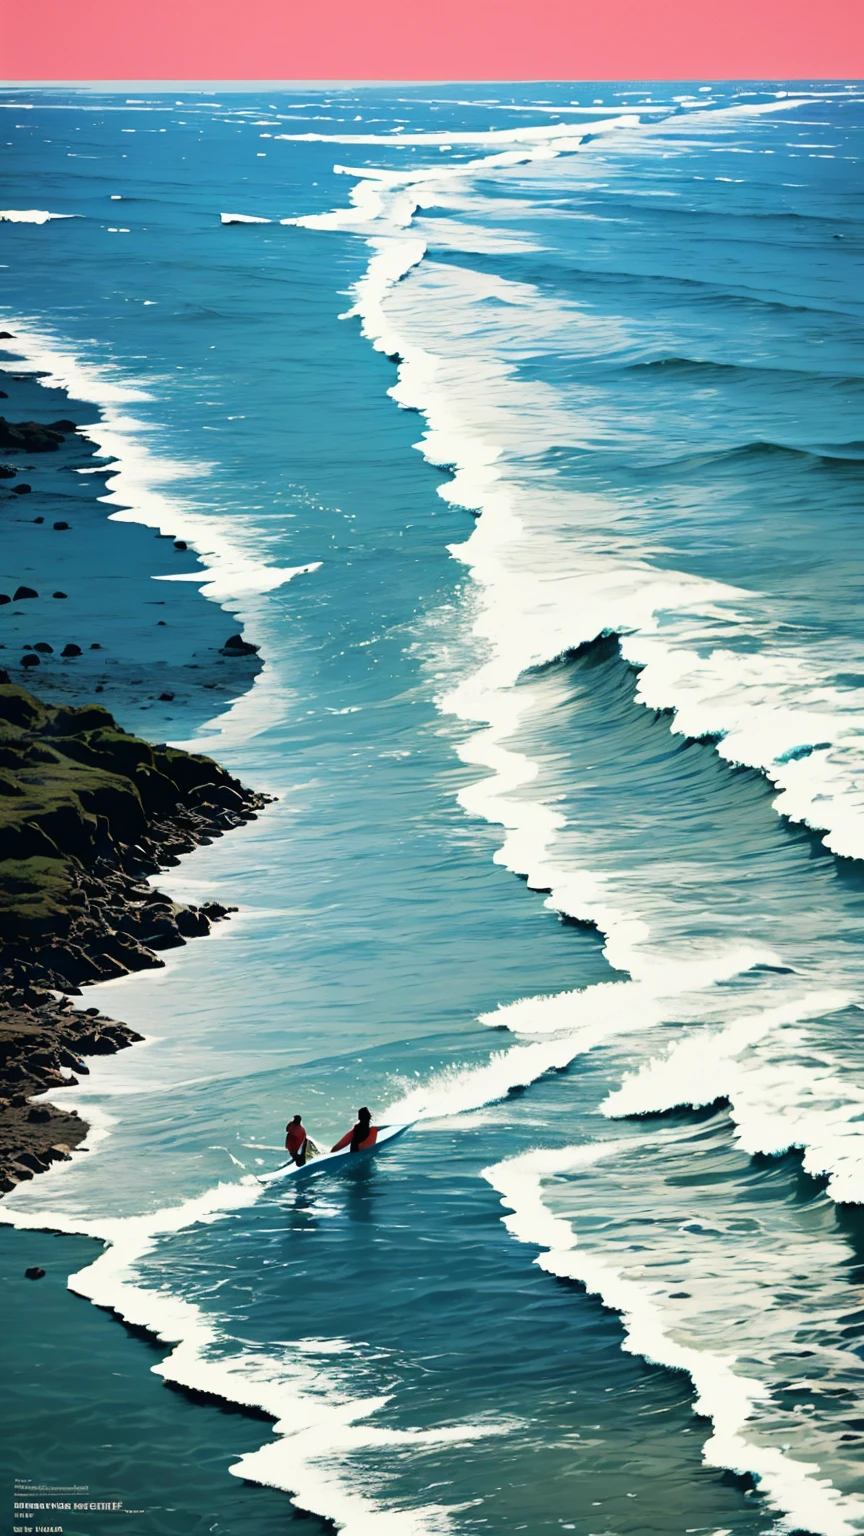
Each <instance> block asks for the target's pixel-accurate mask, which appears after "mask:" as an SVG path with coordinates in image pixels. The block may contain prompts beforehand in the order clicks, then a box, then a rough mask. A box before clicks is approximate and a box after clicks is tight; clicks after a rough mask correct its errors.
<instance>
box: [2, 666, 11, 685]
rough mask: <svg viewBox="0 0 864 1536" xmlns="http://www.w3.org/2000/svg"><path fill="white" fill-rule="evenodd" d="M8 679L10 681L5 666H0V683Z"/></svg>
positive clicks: (6, 681)
mask: <svg viewBox="0 0 864 1536" xmlns="http://www.w3.org/2000/svg"><path fill="white" fill-rule="evenodd" d="M9 681H10V677H9V673H8V672H7V671H6V668H5V667H0V684H2V683H8V682H9Z"/></svg>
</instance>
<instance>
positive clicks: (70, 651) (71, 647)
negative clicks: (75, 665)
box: [60, 640, 81, 656]
mask: <svg viewBox="0 0 864 1536" xmlns="http://www.w3.org/2000/svg"><path fill="white" fill-rule="evenodd" d="M60 655H61V656H80V655H81V647H80V645H76V644H75V642H74V640H70V641H69V644H68V645H64V647H63V649H62V651H61V652H60Z"/></svg>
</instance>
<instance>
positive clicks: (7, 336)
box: [0, 331, 15, 341]
mask: <svg viewBox="0 0 864 1536" xmlns="http://www.w3.org/2000/svg"><path fill="white" fill-rule="evenodd" d="M14 340H15V332H14V331H0V341H14Z"/></svg>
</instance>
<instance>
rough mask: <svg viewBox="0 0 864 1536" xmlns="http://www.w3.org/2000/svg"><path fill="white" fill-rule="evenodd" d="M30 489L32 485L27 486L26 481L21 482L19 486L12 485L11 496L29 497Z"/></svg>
mask: <svg viewBox="0 0 864 1536" xmlns="http://www.w3.org/2000/svg"><path fill="white" fill-rule="evenodd" d="M32 489H33V487H32V485H28V484H27V482H26V481H22V483H21V485H13V487H12V495H13V496H29V495H30V492H31V491H32Z"/></svg>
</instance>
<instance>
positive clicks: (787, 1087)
mask: <svg viewBox="0 0 864 1536" xmlns="http://www.w3.org/2000/svg"><path fill="white" fill-rule="evenodd" d="M854 1002H855V998H854V997H853V995H852V994H850V993H844V992H839V991H831V992H811V993H808V994H806V995H805V996H804V997H802V998H800V999H798V1000H797V1001H795V1002H791V1003H786V1004H783V1005H781V1006H780V1007H776V1008H771V1009H766V1010H765V1011H763V1012H761V1013H754V1014H748V1015H746V1016H745V1017H743V1018H741V1019H737V1020H735V1022H734V1023H731V1024H729V1025H727V1026H726V1028H724V1029H722V1030H719V1031H717V1032H716V1033H709V1032H706V1031H700V1032H698V1033H697V1034H694V1035H692V1036H689V1037H684V1038H683V1039H680V1040H678V1041H676V1042H675V1043H674V1044H672V1045H670V1046H669V1048H668V1050H667V1052H666V1054H665V1055H664V1056H662V1057H660V1058H657V1059H655V1060H653V1061H650V1062H647V1063H646V1064H645V1065H643V1066H642V1067H640V1068H639V1070H638V1071H637V1072H635V1073H633V1074H632V1075H629V1076H627V1077H625V1079H624V1082H623V1083H622V1086H621V1087H620V1088H619V1089H618V1090H617V1092H615V1093H612V1094H610V1095H609V1096H608V1097H607V1099H606V1100H605V1102H604V1103H603V1104H602V1105H601V1110H602V1112H603V1113H604V1114H606V1115H608V1116H623V1115H644V1114H656V1113H662V1112H663V1111H664V1110H669V1109H674V1108H677V1107H679V1106H682V1105H689V1106H692V1107H693V1108H699V1107H700V1106H702V1105H705V1104H711V1103H714V1102H715V1101H716V1100H718V1099H721V1098H722V1099H726V1100H728V1102H729V1112H730V1115H731V1118H732V1121H733V1123H734V1125H735V1127H736V1134H737V1140H738V1142H739V1144H740V1145H741V1146H742V1147H743V1149H744V1151H746V1152H747V1153H749V1154H750V1155H751V1156H753V1155H755V1154H756V1153H763V1154H764V1155H766V1156H773V1157H776V1156H780V1155H782V1154H783V1153H784V1152H788V1151H789V1150H790V1149H791V1148H793V1147H797V1148H800V1149H801V1150H802V1151H803V1153H804V1157H803V1166H804V1169H805V1170H806V1172H807V1173H809V1174H811V1176H812V1177H814V1178H821V1177H824V1176H828V1188H827V1193H828V1194H829V1195H830V1197H831V1198H832V1199H833V1200H837V1201H848V1202H857V1203H864V1091H862V1089H861V1088H859V1087H858V1086H857V1084H856V1083H854V1082H850V1081H849V1079H848V1077H847V1076H846V1075H844V1074H843V1073H842V1071H841V1070H840V1066H839V1063H836V1062H834V1061H833V1060H832V1059H831V1057H830V1055H826V1054H825V1052H824V1051H819V1050H816V1049H814V1046H813V1044H812V1042H811V1041H810V1039H809V1038H808V1035H807V1032H806V1030H803V1029H800V1028H797V1027H796V1026H799V1025H801V1024H802V1023H803V1022H804V1021H806V1020H807V1019H813V1018H817V1019H818V1018H822V1017H824V1016H826V1015H829V1014H831V1013H833V1012H836V1011H838V1010H839V1009H841V1008H848V1007H849V1006H850V1005H852V1004H853V1003H854Z"/></svg>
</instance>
